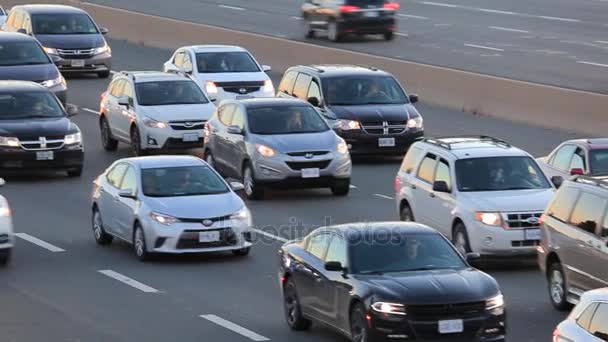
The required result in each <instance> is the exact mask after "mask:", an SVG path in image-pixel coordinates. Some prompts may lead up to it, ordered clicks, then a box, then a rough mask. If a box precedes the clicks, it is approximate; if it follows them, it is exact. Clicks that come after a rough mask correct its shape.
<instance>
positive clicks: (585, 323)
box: [576, 303, 597, 330]
mask: <svg viewBox="0 0 608 342" xmlns="http://www.w3.org/2000/svg"><path fill="white" fill-rule="evenodd" d="M596 308H597V303H592V304H591V305H589V306H587V308H586V309H585V311H583V313H582V314H581V315H580V316H579V317H578V318H577V319H576V323H577V324H578V325H580V326H581V328H583V329H585V330H587V329H589V323H591V318H593V314H594V313H595V309H596Z"/></svg>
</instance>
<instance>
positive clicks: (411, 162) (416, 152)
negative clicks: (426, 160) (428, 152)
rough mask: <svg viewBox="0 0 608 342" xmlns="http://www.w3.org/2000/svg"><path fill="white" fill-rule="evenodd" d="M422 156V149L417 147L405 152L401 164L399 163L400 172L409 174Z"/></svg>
mask: <svg viewBox="0 0 608 342" xmlns="http://www.w3.org/2000/svg"><path fill="white" fill-rule="evenodd" d="M421 156H422V149H420V148H418V147H411V148H410V149H409V150H407V153H406V154H405V158H403V162H402V163H401V170H402V171H405V172H406V173H411V172H412V170H414V168H415V167H416V164H417V163H418V160H420V157H421Z"/></svg>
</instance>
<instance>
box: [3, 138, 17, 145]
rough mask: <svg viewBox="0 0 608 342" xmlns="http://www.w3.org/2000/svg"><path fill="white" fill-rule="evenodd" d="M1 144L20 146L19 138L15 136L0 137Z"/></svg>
mask: <svg viewBox="0 0 608 342" xmlns="http://www.w3.org/2000/svg"><path fill="white" fill-rule="evenodd" d="M0 146H6V147H19V139H18V138H13V137H0Z"/></svg>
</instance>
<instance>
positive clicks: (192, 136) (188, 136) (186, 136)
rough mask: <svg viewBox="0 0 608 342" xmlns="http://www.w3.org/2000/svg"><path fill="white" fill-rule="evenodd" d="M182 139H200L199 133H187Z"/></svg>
mask: <svg viewBox="0 0 608 342" xmlns="http://www.w3.org/2000/svg"><path fill="white" fill-rule="evenodd" d="M182 139H183V140H184V141H198V133H186V134H184V136H183V137H182Z"/></svg>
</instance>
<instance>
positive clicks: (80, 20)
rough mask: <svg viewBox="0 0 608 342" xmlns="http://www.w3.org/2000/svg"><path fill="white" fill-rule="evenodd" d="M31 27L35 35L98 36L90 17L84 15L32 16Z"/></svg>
mask: <svg viewBox="0 0 608 342" xmlns="http://www.w3.org/2000/svg"><path fill="white" fill-rule="evenodd" d="M32 27H33V30H34V33H35V34H48V35H59V34H61V35H75V34H98V33H99V31H98V30H97V27H96V26H95V24H94V23H93V20H91V17H89V16H88V15H86V14H84V13H53V14H34V15H33V16H32Z"/></svg>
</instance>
